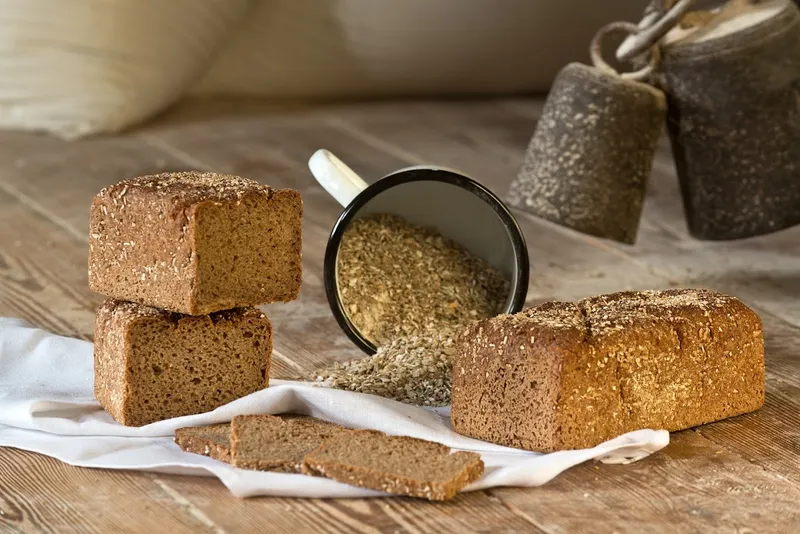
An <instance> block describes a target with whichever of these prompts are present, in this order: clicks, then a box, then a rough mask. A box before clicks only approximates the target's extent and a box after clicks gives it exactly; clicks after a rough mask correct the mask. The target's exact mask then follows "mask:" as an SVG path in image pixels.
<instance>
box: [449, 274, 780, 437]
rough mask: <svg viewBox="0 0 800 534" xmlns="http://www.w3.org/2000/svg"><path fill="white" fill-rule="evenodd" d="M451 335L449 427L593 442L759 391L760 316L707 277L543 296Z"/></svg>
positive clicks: (726, 405)
mask: <svg viewBox="0 0 800 534" xmlns="http://www.w3.org/2000/svg"><path fill="white" fill-rule="evenodd" d="M456 345H457V346H456V351H455V359H454V364H453V394H452V412H451V414H452V415H451V417H452V422H453V428H454V429H455V430H456V431H457V432H460V433H462V434H466V435H468V436H472V437H475V438H478V439H483V440H486V441H491V442H494V443H499V444H502V445H508V446H511V447H519V448H523V449H530V450H535V451H544V452H549V451H556V450H561V449H580V448H586V447H592V446H595V445H597V444H599V443H602V442H603V441H606V440H608V439H610V438H613V437H616V436H618V435H620V434H623V433H625V432H629V431H632V430H637V429H641V428H654V429H666V430H669V431H675V430H682V429H686V428H690V427H693V426H697V425H702V424H705V423H710V422H712V421H718V420H720V419H724V418H726V417H731V416H734V415H739V414H742V413H746V412H751V411H753V410H756V409H758V408H760V407H761V406H762V405H763V403H764V382H765V375H764V339H763V334H762V327H761V320H760V319H759V317H758V315H756V314H755V312H753V311H752V310H751V309H750V308H748V307H747V306H745V305H744V304H743V303H742V302H741V301H739V300H738V299H736V298H734V297H730V296H727V295H723V294H720V293H716V292H714V291H709V290H704V289H671V290H666V291H641V292H631V291H626V292H622V293H614V294H610V295H601V296H597V297H592V298H588V299H584V300H582V301H580V302H578V303H569V302H550V303H546V304H542V305H540V306H536V307H534V308H529V309H527V310H524V311H522V312H520V313H518V314H515V315H502V316H498V317H495V318H492V319H488V320H485V321H480V322H478V323H476V324H474V325H471V326H470V327H469V328H468V329H467V330H466V332H465V333H464V334H463V335H462V336H461V337H460V338H459V340H458V342H457V344H456Z"/></svg>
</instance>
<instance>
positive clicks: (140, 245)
mask: <svg viewBox="0 0 800 534" xmlns="http://www.w3.org/2000/svg"><path fill="white" fill-rule="evenodd" d="M302 210H303V208H302V200H301V199H300V194H299V193H298V192H297V191H294V190H291V189H280V190H276V189H272V188H271V187H267V186H264V185H261V184H259V183H258V182H255V181H253V180H248V179H246V178H240V177H238V176H231V175H227V174H217V173H209V172H197V171H190V172H175V173H164V174H158V175H154V176H142V177H139V178H133V179H131V180H125V181H123V182H120V183H118V184H116V185H112V186H110V187H107V188H105V189H103V190H102V191H100V193H98V194H97V196H95V198H94V200H93V202H92V208H91V220H90V232H89V287H90V288H91V289H92V290H93V291H96V292H98V293H101V294H103V295H106V296H109V297H114V298H118V299H122V300H129V301H134V302H138V303H140V304H145V305H148V306H153V307H156V308H163V309H166V310H170V311H174V312H178V313H184V314H189V315H203V314H208V313H212V312H215V311H220V310H225V309H229V308H235V307H245V306H258V305H261V304H267V303H270V302H277V301H283V302H288V301H291V300H294V299H295V298H297V295H298V292H299V290H300V278H301V265H300V254H301V250H300V249H301V217H302Z"/></svg>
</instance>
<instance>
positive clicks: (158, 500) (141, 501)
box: [0, 448, 216, 534]
mask: <svg viewBox="0 0 800 534" xmlns="http://www.w3.org/2000/svg"><path fill="white" fill-rule="evenodd" d="M1 451H2V452H1V453H0V481H1V482H0V532H4V533H5V532H30V533H34V532H37V533H38V532H53V533H75V534H83V533H97V534H104V533H106V532H175V533H179V532H216V528H215V526H214V524H213V523H211V522H210V521H209V520H208V519H207V518H205V517H204V516H202V515H199V514H195V515H192V514H191V513H190V512H189V511H188V510H186V509H184V508H183V507H182V506H181V505H180V504H178V503H176V502H175V501H174V500H173V499H172V498H171V497H170V496H169V495H168V494H167V493H165V492H164V491H163V490H162V489H160V488H159V487H158V486H157V485H156V484H154V483H153V481H152V480H151V478H150V476H149V475H146V474H142V473H134V472H127V471H105V470H99V469H78V468H74V467H71V466H68V465H66V464H62V463H60V462H58V461H55V460H53V459H51V458H47V457H45V456H40V455H38V454H34V453H30V452H25V451H20V450H17V449H8V448H5V449H2V450H1Z"/></svg>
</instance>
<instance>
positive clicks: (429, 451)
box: [303, 430, 483, 501]
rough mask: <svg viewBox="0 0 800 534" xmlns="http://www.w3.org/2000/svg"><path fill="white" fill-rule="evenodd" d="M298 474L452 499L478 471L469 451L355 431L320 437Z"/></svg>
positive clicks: (475, 458) (478, 461) (480, 469)
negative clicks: (301, 472) (455, 450)
mask: <svg viewBox="0 0 800 534" xmlns="http://www.w3.org/2000/svg"><path fill="white" fill-rule="evenodd" d="M303 472H305V473H307V474H311V475H319V476H325V477H328V478H332V479H334V480H338V481H339V482H344V483H345V484H350V485H352V486H359V487H362V488H369V489H374V490H378V491H384V492H387V493H393V494H396V495H408V496H410V497H420V498H423V499H428V500H431V501H443V500H447V499H452V498H453V497H454V496H455V495H456V493H458V492H459V491H460V490H461V489H463V488H464V487H465V486H466V485H467V484H469V483H471V482H474V481H475V480H477V479H478V478H480V477H481V475H482V474H483V461H481V457H480V455H478V454H476V453H474V452H464V451H458V452H454V453H451V451H450V448H449V447H447V446H445V445H442V444H440V443H434V442H432V441H425V440H422V439H417V438H410V437H406V436H388V435H386V434H384V433H382V432H375V431H372V430H357V431H352V432H351V433H349V434H346V435H338V436H334V437H331V438H329V439H327V440H325V441H324V442H323V443H322V445H320V446H319V447H318V448H317V449H316V450H314V451H312V452H310V453H308V454H307V455H306V457H305V460H304V462H303Z"/></svg>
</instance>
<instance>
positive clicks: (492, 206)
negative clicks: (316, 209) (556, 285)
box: [308, 149, 530, 354]
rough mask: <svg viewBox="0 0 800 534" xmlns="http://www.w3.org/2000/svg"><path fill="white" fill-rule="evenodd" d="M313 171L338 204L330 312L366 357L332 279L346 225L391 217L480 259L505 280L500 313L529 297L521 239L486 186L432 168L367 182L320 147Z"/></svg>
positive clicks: (328, 273) (328, 258) (328, 279)
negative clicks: (438, 235)
mask: <svg viewBox="0 0 800 534" xmlns="http://www.w3.org/2000/svg"><path fill="white" fill-rule="evenodd" d="M308 167H309V169H311V173H312V174H313V175H314V177H315V178H316V179H317V181H318V182H319V183H320V185H322V187H323V188H325V190H326V191H327V192H328V193H330V195H331V196H332V197H333V198H335V199H336V200H337V201H338V202H339V204H341V205H342V207H344V211H342V213H341V215H340V216H339V219H338V220H337V221H336V224H334V226H333V230H332V231H331V235H330V238H329V239H328V246H327V248H326V250H325V261H324V266H323V278H324V281H325V292H326V295H327V297H328V303H329V304H330V307H331V311H332V312H333V315H334V317H336V320H337V322H338V323H339V325H340V326H341V327H342V329H343V330H344V332H345V333H346V334H347V336H348V337H349V338H350V339H351V340H352V341H353V342H354V343H355V344H356V345H358V346H359V347H360V348H361V349H362V350H364V351H365V352H367V353H368V354H374V353H375V350H376V347H375V344H374V343H372V342H371V341H370V340H368V339H367V338H366V337H364V336H363V335H362V334H361V332H359V330H358V328H357V327H356V326H355V325H354V324H353V322H352V321H351V320H350V317H349V316H348V314H347V312H346V310H345V308H344V306H343V304H342V300H341V297H340V293H339V286H338V277H337V274H336V268H337V258H338V253H339V245H340V244H341V240H342V234H343V233H344V231H345V229H347V227H348V225H349V224H350V222H351V221H353V220H354V219H356V218H358V217H363V216H366V215H370V214H375V213H391V214H393V215H398V216H400V217H403V218H404V219H406V220H408V221H409V222H411V223H413V224H416V225H419V226H423V227H426V228H433V229H435V230H437V231H438V232H439V233H441V234H442V235H443V236H445V237H447V238H449V239H452V240H453V241H455V242H456V243H458V244H459V245H461V246H462V247H464V248H465V249H467V250H468V251H470V252H471V253H472V254H474V255H476V256H478V257H480V258H483V259H484V260H485V261H487V262H488V263H489V264H490V265H492V266H493V267H494V268H495V269H497V270H498V271H499V272H500V273H501V274H503V275H504V276H505V277H506V278H507V279H508V280H509V281H510V282H511V283H510V289H509V294H508V297H507V298H506V303H505V306H504V308H503V313H516V312H518V311H520V310H521V309H522V307H523V305H524V304H525V297H526V296H527V292H528V276H529V269H530V264H529V259H528V249H527V247H526V245H525V238H524V236H523V235H522V231H521V230H520V227H519V225H518V224H517V221H516V219H514V216H513V215H512V214H511V212H510V211H509V210H508V208H507V207H506V206H505V204H503V202H502V201H501V200H500V199H499V198H498V197H497V196H496V195H495V194H494V193H492V192H491V191H489V190H488V189H487V188H486V187H485V186H483V185H481V184H479V183H478V182H476V181H475V180H473V179H472V178H469V177H468V176H465V175H464V174H461V173H459V172H456V171H453V170H450V169H445V168H442V167H433V166H416V167H408V168H405V169H400V170H398V171H395V172H393V173H391V174H388V175H386V176H384V177H383V178H381V179H380V180H378V181H376V182H374V183H373V184H370V185H368V184H367V182H365V181H364V180H363V179H362V178H361V177H360V176H358V175H357V174H356V173H355V172H354V171H353V170H352V169H351V168H350V167H348V166H347V165H345V164H344V163H343V162H342V161H341V160H340V159H339V158H337V157H336V156H334V155H333V154H331V153H330V152H329V151H327V150H324V149H321V150H318V151H316V152H315V153H314V155H313V156H311V159H310V160H309V162H308Z"/></svg>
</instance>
